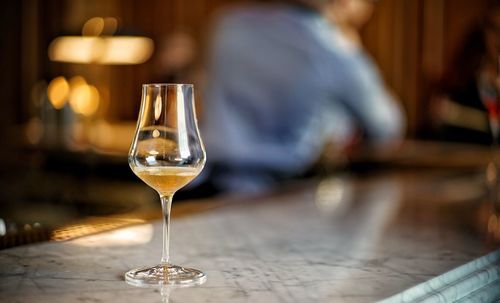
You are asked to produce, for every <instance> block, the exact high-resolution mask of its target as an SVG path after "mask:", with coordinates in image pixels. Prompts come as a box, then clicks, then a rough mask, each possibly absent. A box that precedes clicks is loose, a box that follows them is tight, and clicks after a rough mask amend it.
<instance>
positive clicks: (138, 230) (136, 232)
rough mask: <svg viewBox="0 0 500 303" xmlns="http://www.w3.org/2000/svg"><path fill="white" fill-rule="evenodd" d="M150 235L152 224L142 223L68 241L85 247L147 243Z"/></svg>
mask: <svg viewBox="0 0 500 303" xmlns="http://www.w3.org/2000/svg"><path fill="white" fill-rule="evenodd" d="M152 237H153V226H152V225H151V224H142V225H136V226H131V227H127V228H122V229H117V230H113V231H110V232H106V233H101V234H96V235H91V236H87V237H83V238H79V239H76V240H73V241H72V242H70V243H72V244H75V245H78V246H85V247H109V246H132V245H140V244H145V243H148V242H150V241H151V239H152Z"/></svg>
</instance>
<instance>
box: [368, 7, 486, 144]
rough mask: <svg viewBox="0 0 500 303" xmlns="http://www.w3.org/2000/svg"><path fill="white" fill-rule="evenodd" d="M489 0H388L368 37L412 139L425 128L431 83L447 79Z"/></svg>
mask: <svg viewBox="0 0 500 303" xmlns="http://www.w3.org/2000/svg"><path fill="white" fill-rule="evenodd" d="M486 4H487V0H474V1H470V0H382V1H379V2H378V4H377V9H376V11H375V15H374V17H373V19H372V20H371V22H370V23H369V24H368V26H367V27H366V29H365V30H364V32H363V38H364V42H365V45H366V47H367V49H368V50H369V51H370V53H371V54H372V55H373V57H374V58H375V60H376V61H377V62H378V64H379V67H380V69H381V71H382V73H383V74H384V76H385V79H386V81H387V83H388V85H389V86H390V87H391V88H392V89H393V90H394V92H395V93H396V94H397V95H398V96H399V97H400V99H401V101H402V102H403V104H404V106H405V108H406V111H407V114H408V122H409V125H408V126H409V129H408V131H409V135H410V136H413V135H415V134H417V133H418V131H419V130H420V129H422V128H424V127H425V125H424V123H425V121H426V115H427V113H428V110H427V104H428V103H427V98H428V96H429V93H430V92H429V90H430V89H431V88H430V86H429V84H430V83H432V82H433V81H435V80H436V79H438V78H439V77H441V74H442V72H443V70H444V69H445V66H446V65H447V64H448V62H447V61H448V60H449V59H450V57H451V56H452V54H453V53H454V51H455V49H456V48H457V47H458V45H459V43H460V42H461V41H460V40H461V39H462V36H463V35H464V33H465V32H466V31H467V30H468V28H469V27H470V26H471V24H472V23H473V22H474V21H475V20H476V19H477V18H479V17H480V16H481V14H482V12H483V10H484V8H485V6H486Z"/></svg>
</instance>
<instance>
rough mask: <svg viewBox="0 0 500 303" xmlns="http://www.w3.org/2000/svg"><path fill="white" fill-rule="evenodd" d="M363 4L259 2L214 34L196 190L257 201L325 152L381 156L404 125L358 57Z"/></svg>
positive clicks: (367, 5) (368, 4)
mask: <svg viewBox="0 0 500 303" xmlns="http://www.w3.org/2000/svg"><path fill="white" fill-rule="evenodd" d="M373 6H374V4H373V2H372V1H368V0H310V1H306V0H303V1H266V3H264V2H262V1H261V2H260V3H255V4H253V5H247V6H243V7H239V8H233V9H231V10H228V11H226V12H225V14H223V15H221V18H220V20H219V22H218V24H217V26H216V29H215V36H214V40H213V48H212V53H211V61H210V66H209V71H208V77H207V81H208V83H207V93H206V96H205V102H204V103H205V110H204V117H203V123H202V135H203V138H204V141H205V145H206V149H207V153H208V159H209V162H208V163H207V168H206V172H207V174H206V176H205V179H203V178H202V180H204V181H205V185H206V183H207V182H209V183H210V187H211V188H214V189H215V190H218V191H219V190H221V191H233V192H259V191H262V190H265V189H268V188H270V187H272V186H273V185H276V184H277V183H279V182H280V181H282V180H286V179H289V178H293V177H296V176H300V175H301V174H303V173H304V172H306V171H307V170H308V169H310V168H311V166H312V165H313V164H314V163H315V161H317V160H318V158H319V156H320V154H321V152H322V149H323V147H324V146H325V144H327V143H329V142H332V141H333V142H334V144H336V145H338V146H348V145H349V144H350V143H352V142H353V141H356V140H355V138H358V139H359V138H361V139H362V140H359V141H360V142H363V144H364V146H371V147H374V148H388V147H389V146H393V145H394V143H395V142H397V141H398V140H399V139H400V138H401V136H402V134H403V131H404V124H405V121H404V120H405V119H404V117H403V114H402V111H401V108H400V107H399V105H398V103H397V102H396V100H394V98H393V96H392V95H391V94H390V93H389V91H388V90H387V89H386V87H385V85H384V83H383V81H382V79H381V77H380V75H379V72H378V71H377V68H376V66H375V65H374V63H373V62H372V60H371V59H370V58H369V56H368V55H367V54H366V53H365V51H364V50H363V48H362V45H361V39H360V38H359V30H360V28H361V27H362V26H363V25H364V24H365V23H366V22H367V21H368V20H369V19H370V17H371V14H372V10H373V8H374V7H373Z"/></svg>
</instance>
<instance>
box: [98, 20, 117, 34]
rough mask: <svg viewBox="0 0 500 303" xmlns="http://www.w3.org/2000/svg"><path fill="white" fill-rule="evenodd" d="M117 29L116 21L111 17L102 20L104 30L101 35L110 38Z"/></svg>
mask: <svg viewBox="0 0 500 303" xmlns="http://www.w3.org/2000/svg"><path fill="white" fill-rule="evenodd" d="M117 28H118V20H116V18H113V17H106V18H104V29H103V31H102V35H108V36H111V35H113V34H114V33H115V32H116V29H117Z"/></svg>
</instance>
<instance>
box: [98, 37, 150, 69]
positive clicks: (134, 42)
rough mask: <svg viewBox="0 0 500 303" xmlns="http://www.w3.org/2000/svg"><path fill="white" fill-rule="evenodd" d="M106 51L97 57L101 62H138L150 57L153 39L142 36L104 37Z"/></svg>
mask: <svg viewBox="0 0 500 303" xmlns="http://www.w3.org/2000/svg"><path fill="white" fill-rule="evenodd" d="M104 39H105V41H106V51H105V52H104V53H103V55H102V56H101V58H100V59H99V63H102V64H140V63H143V62H145V61H146V60H148V59H149V57H151V54H152V53H153V48H154V44H153V40H151V39H149V38H144V37H112V38H104Z"/></svg>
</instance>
